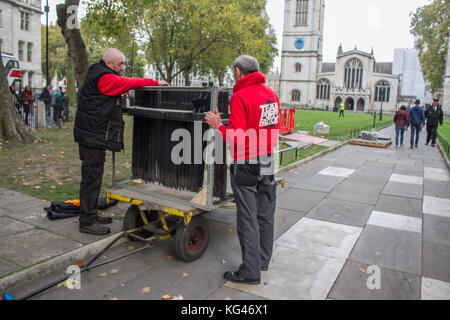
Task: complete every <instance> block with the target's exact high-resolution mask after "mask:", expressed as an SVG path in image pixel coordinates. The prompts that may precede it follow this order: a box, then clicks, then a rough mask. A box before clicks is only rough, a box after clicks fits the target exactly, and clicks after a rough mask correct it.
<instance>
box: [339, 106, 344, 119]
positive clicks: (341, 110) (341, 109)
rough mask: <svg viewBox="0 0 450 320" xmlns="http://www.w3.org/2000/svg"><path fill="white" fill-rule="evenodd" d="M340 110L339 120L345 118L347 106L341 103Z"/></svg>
mask: <svg viewBox="0 0 450 320" xmlns="http://www.w3.org/2000/svg"><path fill="white" fill-rule="evenodd" d="M339 107H340V109H339V118H340V117H341V116H342V117H344V118H345V104H343V103H341V104H340V105H339Z"/></svg>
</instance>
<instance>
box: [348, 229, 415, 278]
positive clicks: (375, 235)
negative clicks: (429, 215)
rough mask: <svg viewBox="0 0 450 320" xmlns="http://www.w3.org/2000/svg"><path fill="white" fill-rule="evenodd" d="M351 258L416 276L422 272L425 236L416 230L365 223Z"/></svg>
mask: <svg viewBox="0 0 450 320" xmlns="http://www.w3.org/2000/svg"><path fill="white" fill-rule="evenodd" d="M349 259H350V260H352V261H355V262H361V263H366V264H369V265H377V266H379V267H380V268H387V269H391V270H396V271H403V272H407V273H412V274H416V275H421V272H422V237H421V234H419V233H416V232H409V231H402V230H394V229H387V228H382V227H376V226H370V225H368V226H366V228H365V229H364V231H363V232H362V234H361V237H360V238H359V240H358V242H357V243H356V245H355V247H354V248H353V251H352V253H351V254H350V258H349Z"/></svg>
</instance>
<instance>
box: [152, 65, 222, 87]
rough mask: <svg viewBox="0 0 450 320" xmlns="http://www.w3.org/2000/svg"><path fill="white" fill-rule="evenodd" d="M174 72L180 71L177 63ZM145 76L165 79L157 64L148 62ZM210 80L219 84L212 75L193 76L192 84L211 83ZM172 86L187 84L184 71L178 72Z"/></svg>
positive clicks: (195, 85)
mask: <svg viewBox="0 0 450 320" xmlns="http://www.w3.org/2000/svg"><path fill="white" fill-rule="evenodd" d="M173 72H174V73H176V72H178V68H177V66H176V65H175V68H174V71H173ZM144 77H145V78H150V79H154V80H163V78H162V75H161V74H160V72H159V71H158V69H157V68H156V65H155V64H154V63H153V64H147V65H145V67H144ZM210 82H213V83H215V84H216V85H217V81H215V80H214V79H211V77H208V76H198V75H197V76H194V77H193V76H191V86H192V87H201V86H203V85H205V84H206V85H209V84H210ZM170 85H171V86H172V87H184V86H185V80H184V74H183V72H180V73H179V74H177V76H176V77H175V78H174V79H173V80H172V83H171V84H170Z"/></svg>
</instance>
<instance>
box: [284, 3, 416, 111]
mask: <svg viewBox="0 0 450 320" xmlns="http://www.w3.org/2000/svg"><path fill="white" fill-rule="evenodd" d="M324 17H325V0H285V8H284V30H283V46H282V54H281V76H280V78H281V79H280V83H281V84H280V101H281V104H282V106H283V107H289V108H292V107H294V108H317V109H328V110H331V109H333V108H334V107H335V106H338V105H339V104H341V103H344V104H345V108H346V109H347V110H349V111H354V112H373V111H376V112H379V111H380V110H381V109H383V112H394V111H395V110H396V109H397V107H398V106H399V104H406V103H408V102H413V101H412V100H414V99H415V98H416V97H411V96H409V97H408V98H406V97H402V95H401V87H402V81H403V80H404V75H403V74H402V73H403V71H402V69H404V68H405V67H404V66H403V65H401V66H400V65H399V66H397V67H396V66H395V65H394V63H395V61H394V62H377V61H376V59H375V55H374V52H373V50H372V52H371V53H366V52H363V51H359V50H358V49H357V48H356V47H355V48H354V49H353V50H351V51H344V50H343V47H342V44H341V46H340V47H339V48H338V51H337V56H336V62H335V63H324V62H323V39H324V37H323V30H324ZM402 50H403V49H402ZM416 68H417V67H416ZM418 68H419V69H420V66H419V67H418ZM394 70H395V72H394ZM419 71H420V70H419ZM407 74H408V73H407V72H406V75H407ZM422 78H423V77H422ZM422 81H423V79H422ZM424 88H425V86H424ZM423 96H425V94H424V95H423Z"/></svg>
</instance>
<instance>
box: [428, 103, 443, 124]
mask: <svg viewBox="0 0 450 320" xmlns="http://www.w3.org/2000/svg"><path fill="white" fill-rule="evenodd" d="M425 118H426V119H427V125H429V126H437V125H439V124H442V123H443V122H444V113H443V112H442V109H441V107H439V106H438V107H437V108H436V111H435V110H434V107H433V106H431V107H428V109H427V110H426V111H425Z"/></svg>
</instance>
